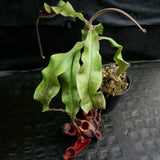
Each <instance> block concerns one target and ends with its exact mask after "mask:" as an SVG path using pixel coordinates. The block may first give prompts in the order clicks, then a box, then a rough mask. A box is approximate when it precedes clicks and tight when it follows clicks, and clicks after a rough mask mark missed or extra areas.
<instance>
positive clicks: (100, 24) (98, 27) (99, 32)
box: [94, 23, 103, 35]
mask: <svg viewBox="0 0 160 160" xmlns="http://www.w3.org/2000/svg"><path fill="white" fill-rule="evenodd" d="M94 29H95V31H96V32H97V33H98V34H100V35H102V34H103V25H102V23H99V24H97V25H94Z"/></svg>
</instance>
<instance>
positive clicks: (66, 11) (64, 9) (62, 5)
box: [51, 0, 88, 23]
mask: <svg viewBox="0 0 160 160" xmlns="http://www.w3.org/2000/svg"><path fill="white" fill-rule="evenodd" d="M51 8H52V10H53V11H54V12H55V13H56V14H61V15H62V16H65V17H74V18H76V17H77V18H79V19H80V20H82V21H84V22H85V23H88V21H87V20H86V19H85V18H84V16H83V14H82V13H80V12H76V11H75V10H74V9H73V7H72V5H71V4H70V3H69V2H64V1H63V0H60V1H59V3H58V5H57V6H51Z"/></svg>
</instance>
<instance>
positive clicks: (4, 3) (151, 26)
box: [0, 0, 160, 70]
mask: <svg viewBox="0 0 160 160" xmlns="http://www.w3.org/2000/svg"><path fill="white" fill-rule="evenodd" d="M0 2H1V3H0V4H1V5H0V46H1V51H0V54H1V58H0V70H12V69H31V68H39V67H43V66H46V64H47V63H48V60H49V57H50V55H51V54H53V53H57V52H66V51H68V50H70V49H71V48H72V46H73V45H74V44H75V43H76V42H77V41H79V40H81V29H82V28H83V23H82V22H80V21H79V20H78V19H73V18H64V17H62V16H56V17H55V18H53V19H43V20H41V21H40V25H39V30H40V35H41V42H42V47H43V51H44V54H45V56H46V59H45V60H42V59H41V57H40V53H39V47H38V43H37V38H36V30H35V22H36V19H37V17H38V13H39V10H40V9H42V6H43V3H44V1H43V0H32V1H28V0H0ZM46 2H47V3H48V4H50V5H56V4H57V3H58V0H52V1H51V0H47V1H46ZM69 2H70V3H71V4H72V5H73V7H74V8H75V10H76V11H77V12H82V13H83V14H84V16H85V17H86V18H87V19H88V20H89V18H90V17H91V16H92V15H93V14H95V13H96V12H97V11H98V10H99V9H103V8H107V7H116V8H120V9H123V10H124V11H126V12H127V13H129V14H130V15H131V16H133V17H134V18H135V19H136V20H137V21H138V22H139V23H140V24H141V25H142V26H143V27H144V28H146V29H147V33H146V34H144V33H142V32H140V31H139V29H138V28H137V27H136V26H135V25H134V24H133V23H132V22H131V21H130V20H128V19H127V18H126V17H124V16H123V15H119V14H117V13H106V14H104V15H101V16H100V17H98V18H97V19H96V21H95V24H96V23H99V22H102V23H103V25H104V27H105V29H104V35H105V36H108V37H112V38H113V39H114V40H116V41H117V42H118V43H119V44H121V45H123V46H124V50H123V57H124V58H125V59H126V60H129V61H135V60H155V59H159V58H160V55H159V53H160V45H159V41H160V1H159V0H152V1H149V0H141V1H139V0H135V1H130V0H92V1H91V0H87V1H86V0H81V1H78V0H69ZM114 51H115V50H114V49H113V48H110V46H109V43H107V42H101V54H102V57H103V63H108V62H110V61H112V57H113V55H114Z"/></svg>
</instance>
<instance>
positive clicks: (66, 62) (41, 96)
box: [34, 42, 83, 111]
mask: <svg viewBox="0 0 160 160" xmlns="http://www.w3.org/2000/svg"><path fill="white" fill-rule="evenodd" d="M82 47H83V42H77V43H76V44H75V46H74V47H73V48H72V49H71V50H70V51H69V52H67V53H59V54H54V55H52V56H51V58H50V62H49V65H48V66H47V67H46V68H45V69H44V70H43V71H42V76H43V79H42V81H41V83H40V84H39V85H38V87H37V88H36V90H35V93H34V99H35V100H37V101H40V102H41V103H42V105H43V111H48V110H50V108H49V104H50V101H51V100H52V98H53V97H54V96H56V95H57V93H58V92H59V90H60V84H59V82H58V79H57V78H58V76H59V75H61V74H62V73H64V72H65V71H66V70H67V69H68V67H69V66H70V65H71V63H72V61H73V57H74V55H75V54H77V53H79V50H81V48H82Z"/></svg>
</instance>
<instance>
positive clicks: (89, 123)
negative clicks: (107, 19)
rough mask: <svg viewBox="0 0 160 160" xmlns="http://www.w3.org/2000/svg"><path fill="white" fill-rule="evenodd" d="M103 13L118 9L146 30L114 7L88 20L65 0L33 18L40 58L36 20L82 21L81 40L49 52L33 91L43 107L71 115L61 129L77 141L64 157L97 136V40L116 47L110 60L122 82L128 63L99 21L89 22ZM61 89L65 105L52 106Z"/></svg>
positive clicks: (99, 66)
mask: <svg viewBox="0 0 160 160" xmlns="http://www.w3.org/2000/svg"><path fill="white" fill-rule="evenodd" d="M106 12H118V13H120V14H122V15H124V16H126V17H127V18H129V19H130V20H131V21H132V22H133V23H135V24H136V25H137V26H138V27H139V28H140V30H141V31H143V32H146V31H145V29H143V28H142V27H141V26H140V25H139V24H138V23H137V22H136V21H135V20H134V19H133V18H132V17H131V16H130V15H128V14H127V13H126V12H124V11H122V10H120V9H117V8H105V9H102V10H99V11H98V12H97V13H96V14H95V15H93V16H92V17H91V19H90V20H89V21H88V20H87V19H85V18H84V16H83V14H82V13H80V12H76V11H75V10H74V9H73V7H72V6H71V4H70V3H69V2H64V1H63V0H60V1H59V3H58V4H57V6H50V5H48V4H47V3H44V6H43V9H42V10H41V11H40V13H39V17H38V19H37V24H36V27H37V37H38V42H39V47H40V52H41V56H42V58H45V57H44V55H43V53H42V47H41V44H40V36H39V31H38V23H39V20H40V19H41V18H53V17H55V16H56V15H62V16H65V17H73V18H79V19H80V20H81V21H83V22H84V27H83V29H82V30H81V33H82V41H79V42H77V43H76V44H75V45H74V46H73V48H72V49H71V50H70V51H68V52H66V53H57V54H53V55H51V57H50V61H49V64H48V66H47V67H46V68H45V69H43V70H42V77H43V79H42V81H41V83H40V84H39V85H38V87H37V88H36V90H35V93H34V99H35V100H37V101H39V102H41V104H42V107H43V110H42V112H46V111H62V112H66V113H67V114H68V115H69V117H70V118H71V123H66V124H65V125H64V127H63V129H64V132H65V133H66V134H69V135H75V134H77V137H78V138H77V141H76V142H75V143H74V144H72V145H71V146H70V147H68V148H67V149H66V152H65V154H64V155H63V158H64V159H70V158H73V157H75V156H76V155H77V154H78V153H80V152H81V151H82V150H83V149H84V147H85V146H86V145H87V144H88V143H89V142H90V141H91V138H96V139H97V140H99V139H100V137H101V136H102V129H101V110H102V109H105V105H106V102H105V98H104V95H103V93H102V91H100V90H99V88H100V86H101V83H102V57H101V54H100V51H99V50H100V44H99V43H100V41H101V40H106V41H109V42H110V44H111V47H115V48H117V51H116V53H115V56H114V57H113V59H114V61H115V62H116V64H117V65H118V68H117V70H116V73H115V75H116V76H117V78H118V79H119V85H121V84H122V82H121V80H120V78H119V77H120V75H121V74H122V73H123V72H124V71H125V70H126V69H127V68H128V67H129V66H130V64H129V63H128V62H126V61H125V60H123V58H122V54H121V52H122V48H123V47H122V46H121V45H119V44H118V43H117V42H116V41H114V40H113V39H112V38H110V37H106V36H102V35H103V25H102V24H101V23H99V24H96V25H93V21H94V20H95V19H96V18H97V17H98V16H100V15H101V14H104V13H106ZM60 89H62V92H61V95H62V102H63V103H64V104H65V108H57V107H55V108H53V107H51V106H50V103H51V100H52V99H53V98H54V97H55V96H56V95H57V94H58V92H60ZM80 110H81V111H82V112H83V117H82V118H79V117H77V113H78V112H79V111H80Z"/></svg>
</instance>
